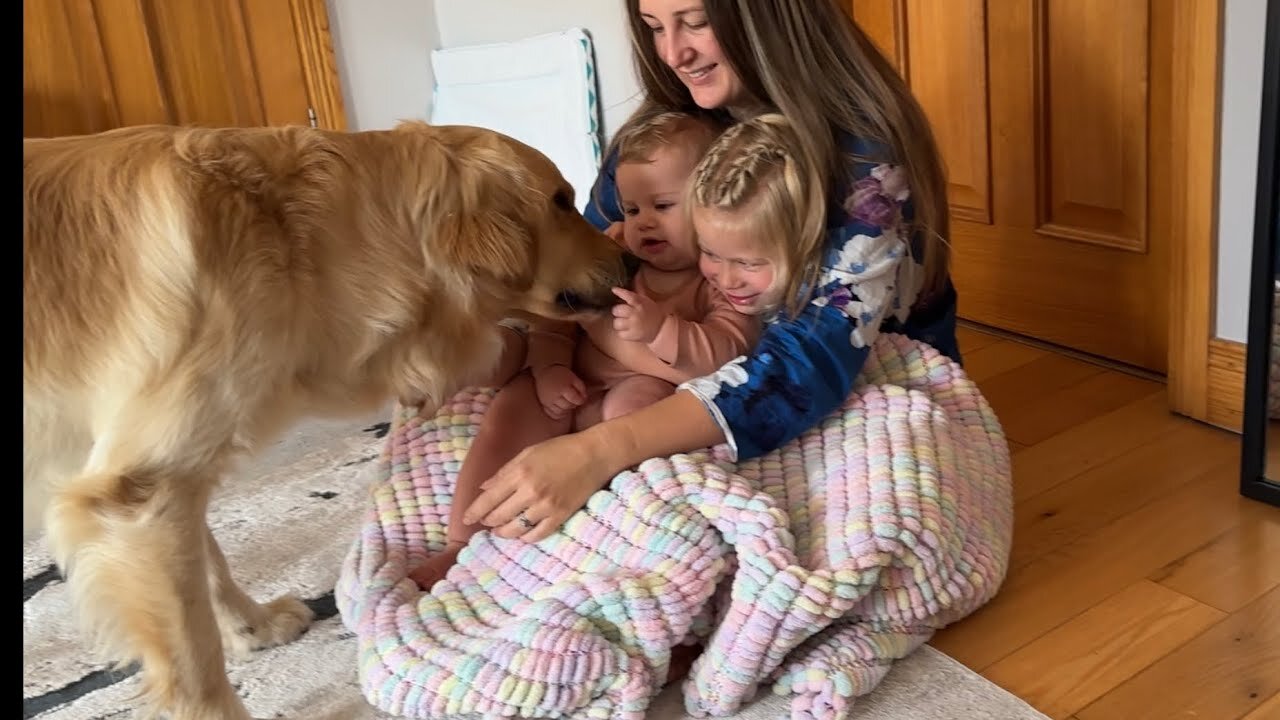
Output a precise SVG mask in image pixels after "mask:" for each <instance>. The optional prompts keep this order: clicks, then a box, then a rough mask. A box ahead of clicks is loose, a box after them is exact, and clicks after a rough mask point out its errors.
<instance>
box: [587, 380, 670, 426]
mask: <svg viewBox="0 0 1280 720" xmlns="http://www.w3.org/2000/svg"><path fill="white" fill-rule="evenodd" d="M675 391H676V386H675V385H672V384H671V383H669V382H667V381H666V380H660V379H658V378H656V377H653V376H650V375H632V376H631V377H629V378H627V379H625V380H623V381H621V382H619V383H618V384H617V385H614V386H613V387H611V388H609V391H608V392H606V393H605V394H604V403H603V404H602V405H601V408H600V412H601V419H602V420H612V419H614V418H616V417H622V416H623V415H629V414H631V413H633V412H635V411H637V410H639V409H641V408H644V407H648V406H650V405H652V404H654V403H656V402H658V401H659V400H661V399H663V398H665V397H667V396H668V395H670V394H671V393H673V392H675Z"/></svg>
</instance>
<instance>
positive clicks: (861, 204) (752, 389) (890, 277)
mask: <svg viewBox="0 0 1280 720" xmlns="http://www.w3.org/2000/svg"><path fill="white" fill-rule="evenodd" d="M857 170H858V172H857V174H856V175H855V182H854V183H853V185H852V188H851V191H850V193H849V195H848V197H847V199H846V200H845V202H844V203H842V207H841V208H839V209H840V210H842V211H843V213H844V215H845V219H846V222H845V224H844V225H843V226H839V227H835V228H831V229H830V230H829V231H828V238H827V253H826V262H825V263H824V268H823V272H822V275H821V276H820V280H819V283H818V289H817V292H816V293H814V294H813V296H812V297H813V299H812V300H811V302H810V303H809V304H808V305H807V306H806V307H805V308H804V310H803V311H802V312H801V313H800V314H799V315H798V316H797V317H796V318H794V319H791V318H786V317H783V318H780V319H776V320H774V321H773V322H771V323H769V324H768V325H767V326H766V327H765V329H764V333H763V334H762V336H761V338H760V342H759V343H758V344H757V346H756V348H755V351H754V352H753V353H752V354H750V355H747V356H742V357H739V358H737V359H735V360H733V361H732V362H730V363H728V364H727V365H725V366H724V367H722V368H721V369H720V370H718V371H717V372H715V373H714V374H712V375H709V376H705V377H701V378H697V379H694V380H691V381H689V382H687V383H684V384H682V385H681V386H680V389H681V390H685V391H688V392H692V393H693V394H694V395H696V396H697V397H698V398H700V399H701V400H702V402H703V404H704V405H706V407H707V409H708V411H709V412H710V413H711V414H712V416H713V417H715V419H716V422H717V423H718V424H719V425H720V427H721V428H722V429H723V431H724V434H725V439H726V441H727V442H728V445H729V447H730V448H731V449H732V450H733V452H734V454H735V457H736V458H737V459H739V460H746V459H750V458H753V457H757V456H759V455H763V454H765V453H768V452H771V451H773V450H775V449H777V448H778V447H780V446H781V445H783V444H784V443H786V442H788V441H790V440H793V439H795V438H796V437H798V436H799V435H800V434H801V433H803V432H804V431H805V430H807V429H809V428H811V427H814V426H815V425H817V423H818V422H819V421H821V420H822V418H824V417H825V416H827V415H828V414H830V413H831V412H833V411H834V410H835V409H836V408H838V407H839V406H840V405H841V404H842V403H843V402H844V401H845V399H846V398H847V397H848V395H849V393H850V391H851V390H852V387H853V383H854V380H855V379H856V377H857V376H858V373H859V372H861V370H862V366H863V363H864V362H865V361H866V358H867V354H868V353H869V352H870V346H871V344H872V343H873V342H874V340H875V338H876V336H877V335H878V334H879V332H880V326H881V323H882V322H884V321H885V320H886V319H889V318H891V317H897V318H899V319H903V318H905V316H906V313H907V310H908V308H909V307H910V305H911V303H912V302H914V300H915V295H916V293H917V291H918V288H917V278H918V273H917V270H916V264H915V262H913V261H912V260H911V259H910V257H909V255H908V245H907V239H906V238H904V237H903V236H902V233H901V232H900V227H901V223H902V217H903V212H904V204H905V203H906V200H907V183H906V179H905V173H904V172H903V171H902V170H901V168H897V167H894V166H890V165H870V164H862V165H860V166H859V167H858V168H857ZM834 211H836V209H835V208H833V209H832V212H834Z"/></svg>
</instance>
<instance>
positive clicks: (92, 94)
mask: <svg viewBox="0 0 1280 720" xmlns="http://www.w3.org/2000/svg"><path fill="white" fill-rule="evenodd" d="M23 13H24V17H23V41H24V58H23V100H24V107H23V135H24V136H27V137H38V136H52V135H67V134H79V133H90V132H99V131H102V130H107V129H110V128H114V127H120V126H124V125H141V124H147V123H171V124H195V125H234V126H255V125H285V124H308V123H310V122H311V119H312V116H311V113H312V112H314V114H315V121H316V124H317V125H319V126H321V127H330V128H343V127H345V120H344V118H343V116H342V106H341V100H340V93H339V92H338V82H337V73H336V71H335V70H334V66H333V62H332V49H331V48H332V45H331V42H330V38H329V33H328V20H327V16H326V15H325V8H324V2H323V0H253V2H212V3H205V2H170V1H168V0H23Z"/></svg>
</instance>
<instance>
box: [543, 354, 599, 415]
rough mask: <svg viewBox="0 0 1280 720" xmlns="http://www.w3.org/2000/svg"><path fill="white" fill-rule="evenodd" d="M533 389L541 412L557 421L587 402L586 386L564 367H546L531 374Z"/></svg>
mask: <svg viewBox="0 0 1280 720" xmlns="http://www.w3.org/2000/svg"><path fill="white" fill-rule="evenodd" d="M533 388H534V391H535V392H536V393H537V394H538V402H539V403H540V404H541V405H542V411H543V412H545V413H546V414H547V417H549V418H551V419H552V420H559V419H561V418H563V417H564V416H565V415H566V414H568V413H569V412H571V411H572V410H573V409H574V408H576V407H578V406H579V405H581V404H582V403H584V402H586V400H587V386H586V385H585V384H583V382H582V379H581V378H579V377H578V376H577V375H576V374H574V372H573V371H572V370H570V369H569V368H567V367H565V366H564V365H548V366H547V367H544V368H542V369H541V370H537V371H535V372H534V373H533Z"/></svg>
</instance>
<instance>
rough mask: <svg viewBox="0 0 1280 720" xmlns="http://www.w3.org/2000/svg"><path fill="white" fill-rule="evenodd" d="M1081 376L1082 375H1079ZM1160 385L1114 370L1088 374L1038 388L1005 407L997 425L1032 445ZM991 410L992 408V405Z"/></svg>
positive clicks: (1018, 439)
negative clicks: (1001, 424) (1009, 428)
mask: <svg viewBox="0 0 1280 720" xmlns="http://www.w3.org/2000/svg"><path fill="white" fill-rule="evenodd" d="M1081 372H1082V373H1083V371H1081ZM1161 387H1162V386H1161V385H1160V383H1156V382H1152V381H1150V380H1144V379H1142V378H1139V377H1135V376H1133V375H1128V374H1125V373H1121V372H1116V371H1114V370H1103V371H1101V372H1097V373H1093V374H1089V375H1087V376H1085V377H1083V378H1082V379H1081V380H1080V381H1079V382H1077V383H1071V384H1064V385H1062V386H1059V387H1057V388H1051V387H1044V386H1040V387H1038V388H1037V390H1036V391H1035V392H1031V393H1027V394H1026V395H1024V396H1023V397H1022V399H1021V401H1020V402H1017V403H1007V404H1006V405H1005V406H1004V408H1003V412H1001V411H1000V409H999V408H997V412H998V413H999V417H1000V421H1001V423H1003V424H1006V425H1007V426H1009V427H1013V428H1016V434H1015V435H1014V439H1016V440H1017V441H1018V442H1020V443H1023V444H1024V445H1035V444H1036V443H1038V442H1042V441H1044V440H1047V439H1048V438H1051V437H1053V436H1054V435H1057V434H1058V433H1060V432H1063V431H1065V430H1068V429H1070V428H1071V427H1073V426H1075V425H1079V424H1080V423H1082V422H1085V421H1088V420H1090V419H1091V418H1094V417H1096V416H1098V415H1101V414H1104V413H1108V412H1111V411H1112V410H1116V409H1117V408H1121V407H1124V406H1125V405H1128V404H1129V403H1131V402H1133V401H1135V400H1138V399H1140V398H1143V397H1146V396H1148V395H1150V394H1151V393H1153V392H1157V391H1158V390H1160V388H1161ZM993 406H994V405H993Z"/></svg>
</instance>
